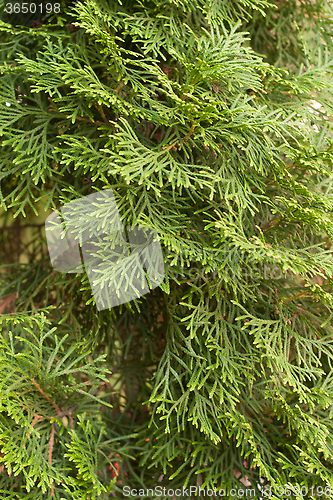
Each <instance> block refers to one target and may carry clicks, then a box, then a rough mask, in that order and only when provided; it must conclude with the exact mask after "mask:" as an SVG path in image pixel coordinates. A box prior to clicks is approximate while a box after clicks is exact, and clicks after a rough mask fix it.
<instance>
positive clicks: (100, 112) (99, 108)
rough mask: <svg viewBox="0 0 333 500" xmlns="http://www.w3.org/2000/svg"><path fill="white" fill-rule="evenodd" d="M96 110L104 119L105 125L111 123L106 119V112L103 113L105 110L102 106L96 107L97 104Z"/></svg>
mask: <svg viewBox="0 0 333 500" xmlns="http://www.w3.org/2000/svg"><path fill="white" fill-rule="evenodd" d="M95 108H96V109H97V110H98V111H99V114H100V115H101V117H102V118H103V121H104V122H105V123H109V121H108V119H107V118H106V116H105V114H104V111H103V108H102V106H101V105H100V104H98V105H96V104H95Z"/></svg>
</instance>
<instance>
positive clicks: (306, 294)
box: [281, 292, 313, 304]
mask: <svg viewBox="0 0 333 500" xmlns="http://www.w3.org/2000/svg"><path fill="white" fill-rule="evenodd" d="M311 296H312V295H311V294H310V293H308V292H301V293H298V294H297V295H293V296H292V297H289V298H288V299H282V300H281V302H282V304H284V303H285V302H290V301H291V300H296V299H302V298H303V297H311ZM312 298H313V296H312Z"/></svg>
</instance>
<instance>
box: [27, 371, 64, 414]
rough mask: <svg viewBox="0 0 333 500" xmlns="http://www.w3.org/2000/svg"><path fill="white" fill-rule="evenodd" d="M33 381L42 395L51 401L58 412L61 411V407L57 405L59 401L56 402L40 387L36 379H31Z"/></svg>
mask: <svg viewBox="0 0 333 500" xmlns="http://www.w3.org/2000/svg"><path fill="white" fill-rule="evenodd" d="M31 382H32V383H33V384H34V386H35V387H36V389H37V390H38V391H39V392H40V393H41V394H42V396H43V397H44V398H45V399H46V400H47V401H48V402H49V403H51V405H52V406H53V408H54V409H55V410H56V412H57V413H60V411H61V410H60V408H59V406H58V405H57V403H55V402H54V401H52V399H51V398H50V397H49V396H48V395H47V394H46V393H45V392H44V391H43V389H42V388H41V387H40V385H39V384H38V383H37V382H36V380H35V379H33V378H32V379H31Z"/></svg>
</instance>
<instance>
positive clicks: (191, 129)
mask: <svg viewBox="0 0 333 500" xmlns="http://www.w3.org/2000/svg"><path fill="white" fill-rule="evenodd" d="M194 129H195V125H192V126H191V128H190V130H189V131H188V132H187V134H186V135H185V137H183V139H182V140H183V141H187V140H188V138H189V137H191V135H192V134H193V133H194ZM178 143H179V139H177V140H176V141H175V142H173V143H172V144H170V145H169V146H168V147H166V148H165V151H170V149H172V148H173V147H174V146H175V145H176V144H178Z"/></svg>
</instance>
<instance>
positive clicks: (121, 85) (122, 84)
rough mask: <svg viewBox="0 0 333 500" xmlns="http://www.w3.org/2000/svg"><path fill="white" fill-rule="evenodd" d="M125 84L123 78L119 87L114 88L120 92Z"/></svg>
mask: <svg viewBox="0 0 333 500" xmlns="http://www.w3.org/2000/svg"><path fill="white" fill-rule="evenodd" d="M124 85H125V84H124V82H123V80H121V81H120V83H119V85H118V87H117V88H116V89H114V91H115V92H116V93H118V92H119V90H120V89H121V88H122V87H123V86H124Z"/></svg>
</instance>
